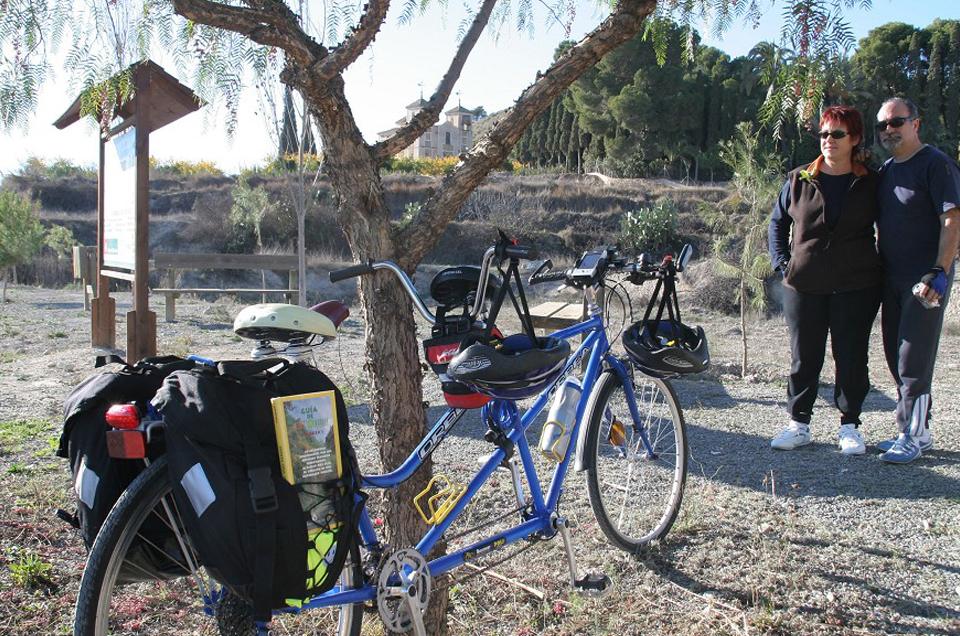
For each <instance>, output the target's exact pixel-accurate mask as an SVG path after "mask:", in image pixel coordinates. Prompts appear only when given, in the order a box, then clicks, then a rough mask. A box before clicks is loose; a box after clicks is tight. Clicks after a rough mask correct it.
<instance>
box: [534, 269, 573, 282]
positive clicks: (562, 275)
mask: <svg viewBox="0 0 960 636" xmlns="http://www.w3.org/2000/svg"><path fill="white" fill-rule="evenodd" d="M566 280H567V273H566V272H547V273H545V274H537V275H536V276H531V277H530V284H531V285H537V284H538V283H553V282H556V281H566Z"/></svg>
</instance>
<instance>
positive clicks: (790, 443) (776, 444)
mask: <svg viewBox="0 0 960 636" xmlns="http://www.w3.org/2000/svg"><path fill="white" fill-rule="evenodd" d="M809 443H810V427H809V426H807V425H806V424H804V423H803V422H790V426H788V427H787V428H785V429H783V430H782V431H780V432H779V433H777V436H776V437H774V438H773V439H772V440H770V448H775V449H777V450H793V449H794V448H798V447H800V446H806V445H807V444H809Z"/></svg>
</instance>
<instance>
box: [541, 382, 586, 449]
mask: <svg viewBox="0 0 960 636" xmlns="http://www.w3.org/2000/svg"><path fill="white" fill-rule="evenodd" d="M582 392H583V389H581V388H580V381H579V380H578V379H577V378H574V377H570V378H567V379H566V381H564V383H563V385H562V386H561V387H560V389H559V390H558V391H557V394H556V396H554V398H553V405H552V406H551V407H550V413H549V414H548V415H547V423H546V424H544V425H543V432H541V433H540V452H541V453H542V454H543V456H544V457H546V458H547V459H551V460H553V461H555V462H559V461H563V457H564V456H565V455H566V454H567V446H569V445H570V433H571V432H572V431H573V426H574V424H576V421H577V404H578V403H579V402H580V394H581V393H582Z"/></svg>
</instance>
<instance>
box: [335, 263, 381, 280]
mask: <svg viewBox="0 0 960 636" xmlns="http://www.w3.org/2000/svg"><path fill="white" fill-rule="evenodd" d="M372 272H373V265H371V264H370V263H360V264H359V265H353V266H351V267H345V268H343V269H335V270H333V271H332V272H330V282H331V283H339V282H340V281H342V280H346V279H348V278H354V277H356V276H363V275H364V274H370V273H372Z"/></svg>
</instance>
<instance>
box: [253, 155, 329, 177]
mask: <svg viewBox="0 0 960 636" xmlns="http://www.w3.org/2000/svg"><path fill="white" fill-rule="evenodd" d="M299 161H300V155H298V154H297V153H288V154H285V155H281V156H279V157H275V158H274V159H272V160H270V161H268V162H267V163H266V165H264V166H263V167H262V168H257V169H255V170H253V172H254V173H255V174H257V175H259V176H262V177H268V176H275V177H279V176H282V175H285V174H287V173H290V172H296V171H297V165H298V163H299ZM322 163H323V155H322V154H320V155H312V154H309V153H304V154H303V172H304V173H305V174H311V175H312V174H316V173H317V172H318V171H319V170H320V165H321V164H322Z"/></svg>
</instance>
